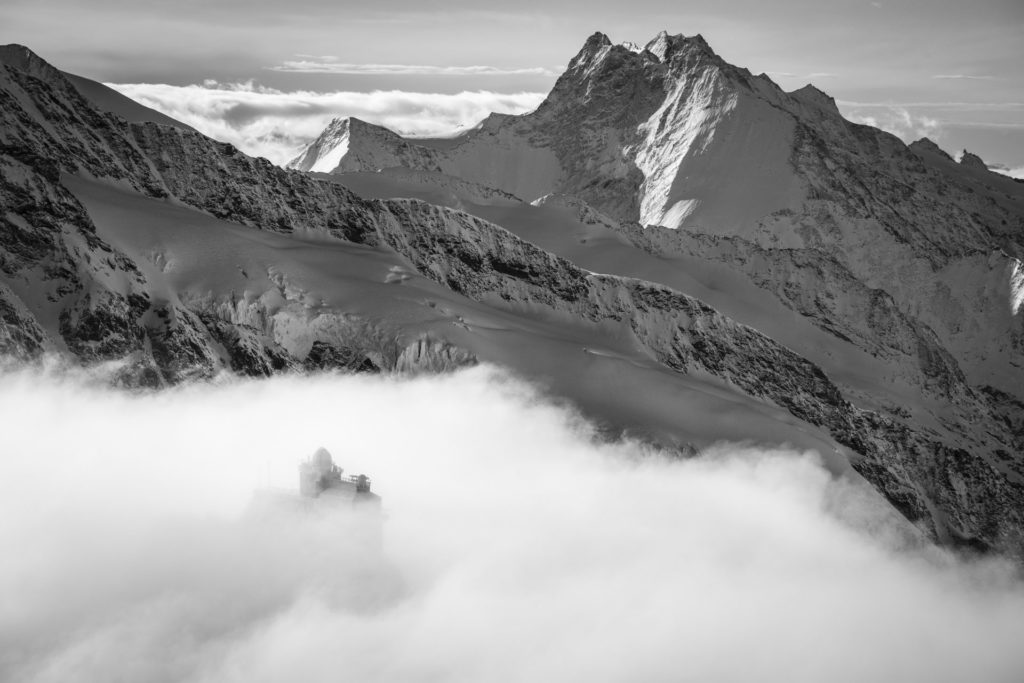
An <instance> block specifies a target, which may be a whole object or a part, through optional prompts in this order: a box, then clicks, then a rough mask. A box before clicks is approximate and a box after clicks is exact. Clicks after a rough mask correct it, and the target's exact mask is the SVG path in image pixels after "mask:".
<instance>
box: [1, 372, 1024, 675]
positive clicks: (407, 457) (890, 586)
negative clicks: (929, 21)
mask: <svg viewBox="0 0 1024 683" xmlns="http://www.w3.org/2000/svg"><path fill="white" fill-rule="evenodd" d="M0 415H2V416H3V418H2V434H3V438H2V441H0V557H2V558H3V559H2V561H0V605H2V606H3V607H2V609H0V680H5V681H6V680H11V681H14V680H17V681H68V680H75V681H104V682H109V681H197V682H200V681H202V682H205V681H211V682H212V681H218V682H219V681H247V682H253V681H255V682H259V681H313V682H315V681H336V680H359V681H393V680H409V681H415V680H424V681H471V680H472V681H480V680H487V681H525V680H593V681H621V680H648V681H651V680H673V681H677V680H695V681H708V680H714V681H749V680H759V681H823V680H828V681H864V680H887V681H965V680H974V681H1019V680H1021V679H1022V677H1024V650H1022V648H1021V647H1020V644H1021V642H1024V586H1022V584H1021V582H1020V580H1019V579H1018V578H1017V575H1016V573H1015V571H1014V570H1013V568H1012V567H1011V566H1010V565H1009V564H1007V563H1003V562H1000V561H998V560H986V561H972V562H967V561H964V560H957V559H954V558H952V557H950V556H948V555H946V554H944V553H942V552H939V551H935V550H926V549H925V550H922V549H921V548H915V547H913V546H908V545H907V544H905V543H902V542H901V541H900V538H901V536H900V534H898V533H896V532H895V530H894V529H892V528H890V522H889V520H890V517H889V514H890V511H889V510H887V509H886V508H885V506H884V505H882V504H880V502H879V499H878V498H877V497H876V496H873V495H871V494H869V493H868V492H866V491H865V490H864V489H863V488H862V487H860V486H858V485H857V484H856V482H849V481H843V480H835V479H833V478H831V477H830V476H829V475H828V473H827V472H826V471H825V470H824V469H823V468H822V466H821V465H820V463H819V459H818V457H817V455H816V454H814V453H801V452H794V451H792V450H789V449H786V448H784V447H780V448H774V449H769V448H763V447H761V448H758V447H754V446H751V445H742V444H721V445H719V446H717V447H715V448H712V449H710V450H709V451H707V452H705V453H703V454H702V455H701V456H699V457H696V458H691V459H686V460H680V459H673V458H670V457H668V456H666V455H664V454H661V453H659V452H657V451H656V450H654V449H652V448H651V447H649V446H644V445H642V444H638V443H633V442H629V441H623V442H616V443H606V442H602V441H601V440H599V439H598V437H597V432H596V430H595V429H594V428H593V427H592V426H591V425H590V424H588V423H587V422H586V421H585V420H584V419H582V418H581V417H580V416H579V415H577V414H576V413H575V412H573V410H572V409H571V407H568V406H566V405H564V404H563V403H562V402H558V401H555V400H552V399H551V398H550V397H546V396H545V395H544V394H543V393H542V392H541V391H539V390H538V389H536V388H535V387H533V386H531V385H530V384H528V383H526V382H524V381H522V380H520V379H517V378H514V377H511V376H509V375H508V374H506V373H504V372H502V371H500V370H497V369H495V368H492V367H487V366H482V367H477V368H474V369H471V370H466V371H462V372H459V373H456V374H452V375H444V376H433V377H419V378H406V379H398V378H391V377H363V376H337V375H323V376H316V377H278V378H274V379H269V380H262V381H249V380H235V379H230V380H227V379H226V380H223V381H220V382H215V383H211V384H202V385H192V386H188V387H181V388H177V389H173V390H168V391H163V392H159V393H146V394H134V393H128V392H124V391H118V390H113V389H109V388H106V387H105V385H104V383H103V382H102V379H101V378H96V377H94V376H90V375H89V374H87V373H62V372H55V371H40V370H19V371H7V372H6V373H4V374H3V375H2V376H0ZM320 446H324V447H326V448H327V449H328V450H330V451H331V453H332V454H333V455H334V459H335V461H336V462H337V463H338V464H339V465H341V466H342V467H344V468H345V469H346V472H347V473H353V474H354V473H360V472H365V473H366V474H368V475H370V476H371V477H372V479H373V486H374V490H375V491H376V492H377V493H378V494H380V495H381V496H382V497H383V513H384V514H383V542H382V548H380V549H375V548H373V547H372V545H371V546H367V545H363V544H361V543H360V542H359V536H360V534H359V531H360V528H361V526H360V525H364V524H367V523H370V524H372V523H373V521H372V520H366V519H363V518H361V517H360V516H359V515H354V516H353V515H348V514H345V513H344V511H342V512H340V513H325V514H316V515H310V514H295V512H294V510H293V509H292V508H291V507H290V506H289V505H288V504H287V501H288V500H290V499H291V497H292V496H294V495H295V494H296V488H297V476H296V470H295V468H296V465H297V464H298V462H299V461H300V460H301V459H303V458H305V457H307V456H309V455H310V454H311V453H312V452H313V451H314V450H315V449H316V448H318V447H320Z"/></svg>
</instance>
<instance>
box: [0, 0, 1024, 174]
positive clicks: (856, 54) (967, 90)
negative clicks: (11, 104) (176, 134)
mask: <svg viewBox="0 0 1024 683" xmlns="http://www.w3.org/2000/svg"><path fill="white" fill-rule="evenodd" d="M662 29H667V30H669V31H670V32H672V33H684V34H686V35H691V34H694V33H701V34H703V35H704V37H705V38H707V39H708V41H709V42H710V44H711V45H712V47H713V48H714V49H715V50H716V51H717V52H718V53H719V54H721V55H722V56H723V57H724V58H725V59H726V60H728V61H730V62H732V63H734V64H737V65H740V66H745V67H747V68H749V69H750V70H751V71H753V72H754V73H760V72H762V71H763V72H767V73H768V74H769V75H770V76H771V77H772V78H773V79H774V80H776V81H777V82H778V83H779V84H780V85H782V86H783V87H784V88H786V89H787V90H789V89H793V88H796V87H799V86H801V85H803V84H804V83H806V82H813V83H815V84H816V85H818V86H819V87H820V88H822V89H823V90H825V91H826V92H828V93H830V94H832V95H833V96H834V97H836V99H837V100H839V101H840V104H841V108H842V109H843V110H844V112H845V113H846V114H847V115H848V116H850V117H851V118H855V119H857V120H862V121H869V122H873V123H876V124H877V125H880V126H882V127H886V128H888V129H890V130H893V131H894V132H897V133H898V134H900V135H902V136H903V137H904V138H906V139H912V138H915V137H920V135H923V134H928V135H930V136H932V137H934V138H937V139H938V140H939V142H940V144H942V145H943V146H944V147H945V148H946V149H948V150H950V151H957V150H959V149H960V148H962V147H964V146H967V147H970V148H971V149H972V151H977V152H978V153H980V154H981V155H982V156H983V157H984V158H985V159H986V161H989V162H990V163H993V162H995V163H1003V164H1007V165H1011V166H1018V167H1021V166H1024V75H1022V70H1021V65H1022V64H1024V1H1022V0H976V1H975V2H965V1H963V0H876V1H871V0H834V1H832V2H828V1H823V0H785V1H781V2H765V1H764V0H730V1H729V2H721V0H691V1H689V2H679V1H672V2H668V1H665V0H631V1H630V2H622V1H621V0H586V1H580V0H572V1H569V2H551V1H550V0H543V1H541V0H517V1H516V2H508V3H503V4H499V3H483V2H478V1H471V0H378V2H374V3H366V2H358V3H356V2H344V1H338V0H296V1H293V2H280V0H273V1H272V2H271V1H269V0H218V1H211V0H175V1H174V2H162V1H160V0H90V1H89V2H82V1H81V0H3V3H2V4H0V42H4V43H7V42H18V43H23V44H26V45H28V46H29V47H31V48H33V49H34V50H35V51H36V52H38V53H39V54H41V55H42V56H43V57H45V58H46V59H48V60H49V61H51V62H53V63H54V64H56V65H57V66H59V67H61V68H63V69H65V70H66V71H71V72H74V73H78V74H80V75H83V76H88V77H90V78H94V79H97V80H101V81H104V82H113V83H121V84H124V83H135V84H138V83H147V84H167V85H177V86H187V85H192V84H202V83H203V82H204V81H207V80H215V81H217V82H219V83H222V84H236V83H245V82H249V81H252V82H253V83H254V85H256V86H264V87H267V88H273V89H275V90H278V91H281V92H284V93H291V92H295V91H304V92H318V93H339V92H341V93H353V92H363V93H365V92H370V91H374V90H385V91H403V92H410V93H431V94H438V93H440V94H449V95H455V94H458V93H462V92H465V91H486V92H491V93H501V94H517V93H535V94H536V93H544V92H546V91H547V90H548V89H549V88H550V87H551V85H552V83H553V82H554V79H555V78H556V76H557V74H558V72H559V70H560V69H562V68H563V67H564V65H565V64H566V63H567V62H568V60H569V59H570V58H571V57H572V56H573V55H574V54H575V53H576V52H577V51H578V50H579V48H580V46H581V45H582V43H583V41H584V40H585V39H586V37H587V36H588V35H589V34H591V33H592V32H593V31H595V30H600V31H604V32H605V33H607V34H609V36H610V37H611V38H612V40H615V41H625V40H632V41H634V42H638V43H642V42H645V41H647V40H648V39H650V38H651V37H653V36H654V35H655V34H656V33H657V32H658V31H660V30H662ZM431 111H432V110H431ZM473 112H474V113H475V109H474V110H473ZM429 113H430V112H428V114H429ZM381 118H383V117H381ZM316 123H317V125H319V119H318V120H317V122H316ZM438 125H440V124H438ZM427 127H429V126H427ZM275 134H278V133H275Z"/></svg>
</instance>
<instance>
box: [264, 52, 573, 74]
mask: <svg viewBox="0 0 1024 683" xmlns="http://www.w3.org/2000/svg"><path fill="white" fill-rule="evenodd" d="M302 56H303V57H307V58H306V59H298V60H291V61H285V62H283V63H282V64H279V65H277V66H270V67H267V68H268V69H270V70H271V71H284V72H289V73H318V74H350V75H368V76H557V75H558V71H555V70H552V69H549V68H547V67H542V66H531V67H512V68H509V67H497V66H484V65H470V66H435V65H431V64H355V63H351V62H340V61H337V58H336V57H331V56H322V57H313V58H309V56H308V55H302Z"/></svg>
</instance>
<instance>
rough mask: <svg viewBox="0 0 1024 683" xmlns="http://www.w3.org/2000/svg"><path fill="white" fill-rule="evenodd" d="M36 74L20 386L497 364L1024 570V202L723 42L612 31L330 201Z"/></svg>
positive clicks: (1, 144) (655, 436) (403, 145)
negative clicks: (1002, 556) (811, 467)
mask: <svg viewBox="0 0 1024 683" xmlns="http://www.w3.org/2000/svg"><path fill="white" fill-rule="evenodd" d="M3 55H8V56H9V57H10V62H9V63H3V62H0V93H2V97H0V133H2V136H0V199H2V200H3V202H2V204H0V350H3V352H4V353H5V355H8V356H17V357H21V358H27V359H31V358H38V357H39V356H40V355H41V354H43V353H45V352H51V353H60V354H63V355H66V356H70V357H74V358H76V359H79V360H80V361H82V362H88V363H97V362H101V361H103V362H106V361H116V362H118V363H121V364H122V365H121V370H120V371H119V374H118V378H119V381H122V382H124V383H126V384H130V385H140V384H141V385H146V386H162V385H166V384H173V383H176V382H182V381H186V380H190V379H197V378H209V377H212V376H214V375H216V374H217V373H218V372H223V371H230V372H235V373H240V374H250V375H267V374H270V373H274V372H289V371H291V372H298V371H305V370H310V371H311V370H317V369H323V368H344V369H348V370H351V371H359V372H377V371H381V370H396V371H397V370H414V369H415V370H424V369H428V370H443V369H450V368H453V367H458V366H461V365H465V364H470V363H473V362H476V361H477V360H483V361H490V362H494V363H499V364H501V365H504V366H507V367H510V368H512V369H513V370H515V371H517V372H519V373H521V374H523V375H525V376H527V377H531V378H535V379H537V380H539V381H543V382H545V384H546V386H549V387H551V390H552V392H554V393H557V394H559V395H562V396H565V397H567V398H569V399H570V400H572V401H573V402H574V403H575V404H576V405H578V406H580V409H581V410H582V411H584V413H585V414H587V415H588V416H589V417H592V418H594V419H596V420H599V421H600V422H601V424H602V425H606V426H607V429H608V430H609V431H610V432H611V433H613V434H622V433H626V434H635V435H638V436H640V437H641V438H645V439H650V440H652V441H655V442H657V443H659V444H662V445H667V446H668V447H670V448H672V449H675V450H677V451H679V452H692V451H693V450H694V449H699V448H702V447H704V446H706V445H709V444H711V443H714V442H715V441H718V440H721V439H723V438H725V439H732V440H754V441H759V442H764V443H789V444H791V445H794V446H795V447H797V448H801V449H810V450H814V451H816V452H819V453H821V454H822V456H823V458H824V459H825V460H826V461H827V463H828V465H829V467H830V469H831V471H832V472H833V473H834V474H835V475H836V476H842V477H846V478H849V479H850V480H851V481H853V482H857V485H863V483H864V481H867V482H869V483H870V484H871V485H872V486H873V487H874V490H875V491H877V493H878V494H880V495H881V496H884V498H885V500H887V501H888V502H889V503H890V504H891V506H892V508H893V509H894V510H896V511H898V512H899V513H900V514H902V515H903V517H904V518H905V519H906V520H908V521H909V522H910V526H912V527H913V532H912V533H911V535H912V536H913V535H916V534H923V535H924V536H926V537H928V538H931V539H934V540H936V541H939V542H942V543H944V544H947V545H950V546H955V547H967V548H974V549H986V548H995V549H998V550H1000V551H1002V552H1006V553H1008V554H1010V555H1011V556H1013V557H1016V558H1018V559H1020V560H1022V561H1024V458H1022V456H1021V453H1024V328H1022V325H1024V322H1022V319H1024V316H1022V315H1021V305H1022V304H1021V302H1022V301H1024V274H1022V273H1024V267H1022V264H1021V259H1022V257H1024V186H1022V185H1021V184H1018V183H1015V182H1013V181H1012V180H1010V179H1008V178H1004V177H1002V176H999V175H997V174H994V173H990V172H989V171H987V170H985V169H984V168H981V167H980V166H979V164H978V163H973V162H972V160H971V159H970V158H967V157H966V155H965V158H966V161H965V162H964V163H956V162H955V161H953V160H952V159H951V158H949V157H948V155H945V154H944V153H943V152H942V151H941V150H939V149H938V148H937V147H936V146H935V145H934V144H931V143H928V142H926V141H921V142H919V143H915V144H914V145H913V146H911V147H908V146H907V145H904V144H903V143H902V142H901V141H900V140H898V139H897V138H895V137H893V136H892V135H889V134H887V133H884V132H882V131H879V130H877V129H874V128H871V127H868V126H860V125H856V124H853V123H850V122H848V121H846V120H844V119H843V118H842V116H841V115H840V114H839V112H838V111H837V110H836V109H835V106H834V102H833V101H832V100H831V98H829V97H828V96H827V95H826V94H824V93H822V92H821V91H819V90H817V89H815V88H813V87H806V88H802V89H800V90H797V91H794V92H792V93H787V92H784V91H783V90H781V89H780V88H779V87H778V86H777V85H776V84H774V83H773V82H772V81H771V80H770V79H768V78H767V77H766V76H763V75H761V76H754V75H752V74H751V73H750V72H749V71H747V70H745V69H742V68H738V67H735V66H732V65H730V64H728V63H726V62H725V61H723V60H722V59H721V58H720V57H719V56H718V55H716V54H715V53H714V51H713V50H712V49H711V48H710V46H708V44H707V43H706V41H704V39H703V38H701V37H700V36H690V37H687V36H682V35H670V34H667V33H662V34H659V35H658V36H656V37H654V38H653V39H652V40H650V41H648V42H647V43H645V44H644V46H643V47H640V46H639V45H634V44H614V43H613V42H612V41H611V40H610V39H609V38H608V37H607V36H606V35H604V34H594V35H593V36H591V37H590V38H589V39H588V40H587V42H586V43H585V45H584V46H583V49H581V50H580V52H579V53H578V54H577V55H576V56H575V57H574V58H573V60H572V61H571V62H570V64H569V66H568V68H567V70H566V71H565V73H564V74H562V76H561V77H560V78H559V79H558V81H557V83H556V84H555V86H554V88H553V89H552V91H551V93H550V94H549V96H548V97H547V99H546V100H545V101H544V102H543V103H542V104H541V105H540V106H539V107H538V108H537V109H536V110H535V111H533V112H531V113H529V114H526V115H522V116H508V115H498V114H495V115H491V116H489V117H488V118H487V119H485V120H484V121H482V122H481V123H480V125H478V126H477V127H476V128H474V129H473V130H471V131H467V132H466V133H464V134H462V135H460V136H458V137H455V138H451V139H444V140H414V139H406V138H403V137H402V136H400V135H397V134H396V133H394V132H392V131H389V130H387V129H385V128H382V127H380V126H374V125H371V124H369V123H366V122H363V121H359V120H357V119H340V120H335V121H333V122H332V123H331V125H330V126H329V127H328V129H327V130H326V131H324V133H323V135H321V136H320V138H318V140H317V141H316V142H314V144H313V145H311V146H310V148H309V149H308V150H306V152H304V154H303V155H301V156H300V157H299V158H298V159H297V160H296V161H295V162H294V164H293V165H294V166H296V167H297V169H298V170H286V169H281V168H277V167H275V166H272V165H271V164H270V163H269V162H267V161H266V160H263V159H252V158H249V157H247V156H246V155H244V154H242V153H241V152H239V151H238V150H237V149H235V148H234V147H233V146H231V145H228V144H223V143H219V142H216V141H214V140H211V139H209V138H207V137H205V136H203V135H201V134H199V133H197V132H196V131H194V130H191V129H189V128H187V127H185V126H182V125H181V124H179V123H177V122H175V121H173V120H161V119H159V117H158V116H155V115H154V114H155V113H153V112H151V111H150V110H146V109H145V108H143V107H139V106H138V105H135V106H134V108H133V107H129V106H127V105H125V103H124V102H123V101H120V100H117V99H116V98H112V97H110V96H109V93H108V92H104V91H103V90H99V89H96V88H95V87H92V86H90V85H89V84H88V83H83V81H82V80H81V79H77V77H73V76H71V75H68V74H63V73H62V72H60V71H58V70H56V69H54V68H52V67H49V66H48V65H45V63H40V62H41V60H39V62H37V61H35V60H33V59H32V58H31V57H28V56H26V55H25V53H23V52H22V51H21V50H19V49H16V48H12V49H11V50H9V51H8V52H5V53H2V54H0V57H2V56H3ZM36 59H38V58H36ZM96 85H98V84H96ZM100 87H101V88H102V86H100ZM165 119H166V117H165ZM982 166H983V164H982ZM304 171H312V172H313V173H306V172H304ZM859 477H863V479H860V478H859Z"/></svg>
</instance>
